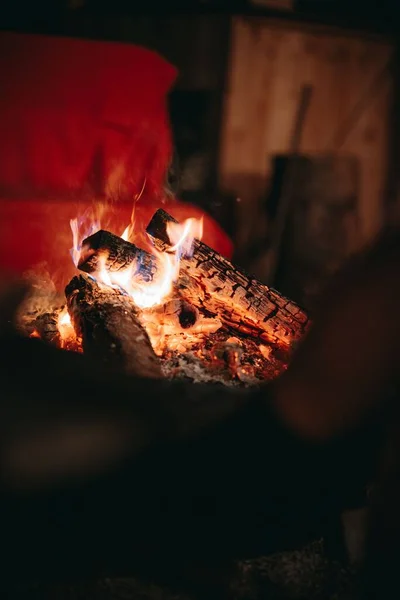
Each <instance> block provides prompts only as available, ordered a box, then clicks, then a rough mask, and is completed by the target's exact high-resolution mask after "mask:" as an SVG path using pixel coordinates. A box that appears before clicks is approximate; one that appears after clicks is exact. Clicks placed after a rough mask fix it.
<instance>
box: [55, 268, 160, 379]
mask: <svg viewBox="0 0 400 600" xmlns="http://www.w3.org/2000/svg"><path fill="white" fill-rule="evenodd" d="M65 295H66V298H67V305H68V311H69V314H70V316H71V320H72V322H73V324H74V327H75V330H76V332H77V334H78V335H79V336H81V338H82V347H83V351H84V353H85V354H88V355H89V356H91V357H92V358H94V359H95V360H98V361H99V362H100V363H104V362H105V363H106V364H107V365H108V366H109V367H110V368H111V369H112V370H115V371H124V372H125V373H128V374H131V375H137V376H140V377H151V378H158V377H161V369H160V365H159V363H158V359H157V357H156V355H155V354H154V352H153V348H152V346H151V343H150V340H149V337H148V335H147V333H146V331H145V330H144V329H143V327H142V326H141V325H140V323H139V321H138V319H137V317H136V310H137V309H136V306H135V304H134V302H133V300H132V299H131V298H130V297H129V296H127V295H124V294H122V293H120V292H119V291H117V290H114V289H113V288H110V287H108V286H105V285H102V284H98V283H96V282H95V281H94V280H93V279H92V278H91V277H88V276H85V275H79V276H78V277H74V278H73V279H72V281H71V282H70V283H69V284H68V285H67V287H66V289H65Z"/></svg>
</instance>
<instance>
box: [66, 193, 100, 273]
mask: <svg viewBox="0 0 400 600" xmlns="http://www.w3.org/2000/svg"><path fill="white" fill-rule="evenodd" d="M103 210H104V206H103V205H102V204H99V205H97V206H96V207H90V208H88V209H87V210H85V212H84V213H83V214H82V215H81V216H80V217H76V218H75V219H71V220H70V222H69V224H70V227H71V231H72V248H71V250H70V253H71V257H72V260H73V263H74V265H75V266H76V267H77V266H78V262H79V257H80V254H81V250H82V242H83V240H84V239H85V238H87V237H89V236H90V235H93V234H94V233H96V231H99V230H100V229H101V215H102V213H103Z"/></svg>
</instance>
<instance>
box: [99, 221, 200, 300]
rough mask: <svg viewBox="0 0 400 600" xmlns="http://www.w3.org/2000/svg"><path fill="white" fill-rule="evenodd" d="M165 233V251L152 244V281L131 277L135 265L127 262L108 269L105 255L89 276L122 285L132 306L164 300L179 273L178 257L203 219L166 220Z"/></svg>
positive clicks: (190, 244)
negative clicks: (166, 232)
mask: <svg viewBox="0 0 400 600" xmlns="http://www.w3.org/2000/svg"><path fill="white" fill-rule="evenodd" d="M168 225H170V226H171V227H168V230H167V231H168V236H169V238H170V240H171V242H172V243H173V245H172V246H171V247H170V248H169V249H168V252H159V251H158V250H157V249H156V248H154V247H153V248H152V252H153V255H154V258H155V261H156V270H155V275H154V278H153V280H152V281H146V282H143V281H141V280H140V278H138V277H135V269H136V265H135V264H131V265H130V266H129V267H127V268H126V269H122V270H120V271H108V270H107V268H106V263H107V256H106V255H104V254H103V255H102V256H99V259H98V265H99V267H98V270H97V272H96V273H93V276H94V277H95V278H96V279H97V280H98V281H100V282H101V283H104V284H106V285H109V286H111V287H114V288H122V289H123V290H124V291H125V292H126V293H128V294H129V295H130V296H131V297H132V298H133V300H134V302H135V304H136V306H138V307H139V308H142V309H146V308H152V307H154V306H157V305H159V304H162V303H163V302H165V301H166V300H167V299H168V297H169V296H170V295H171V293H172V290H173V287H174V283H175V282H176V281H177V279H178V277H179V269H180V260H181V257H182V256H188V255H190V254H191V252H192V248H193V242H194V239H195V238H197V237H201V236H202V232H203V220H202V219H194V218H190V219H187V220H186V221H184V222H183V223H182V224H178V223H171V224H168ZM130 227H131V225H128V227H127V228H126V229H125V231H124V233H123V235H122V236H121V237H123V239H125V240H127V239H128V237H129V231H130Z"/></svg>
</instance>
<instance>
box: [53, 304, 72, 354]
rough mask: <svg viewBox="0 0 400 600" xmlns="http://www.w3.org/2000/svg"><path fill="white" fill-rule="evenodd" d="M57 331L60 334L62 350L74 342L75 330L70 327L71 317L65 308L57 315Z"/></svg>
mask: <svg viewBox="0 0 400 600" xmlns="http://www.w3.org/2000/svg"><path fill="white" fill-rule="evenodd" d="M57 329H58V332H59V334H60V338H61V347H62V348H65V347H67V346H68V345H69V344H71V343H73V342H75V341H76V333H75V329H74V326H73V325H72V322H71V317H70V315H69V312H68V310H67V308H66V307H65V308H63V310H62V311H61V312H60V314H59V315H58V319H57Z"/></svg>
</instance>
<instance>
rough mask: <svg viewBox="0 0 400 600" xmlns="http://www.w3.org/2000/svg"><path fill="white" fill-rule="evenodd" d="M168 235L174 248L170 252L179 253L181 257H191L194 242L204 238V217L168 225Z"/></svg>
mask: <svg viewBox="0 0 400 600" xmlns="http://www.w3.org/2000/svg"><path fill="white" fill-rule="evenodd" d="M167 234H168V238H169V241H170V242H171V244H172V246H171V248H170V249H169V252H175V253H179V255H180V256H191V255H192V253H193V242H194V240H195V239H198V240H201V239H202V237H203V217H201V219H195V218H190V219H186V221H184V222H183V223H182V224H181V223H174V222H171V223H167Z"/></svg>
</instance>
